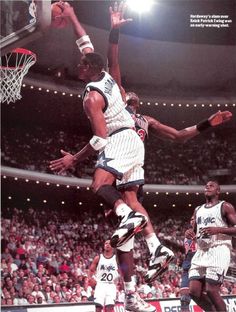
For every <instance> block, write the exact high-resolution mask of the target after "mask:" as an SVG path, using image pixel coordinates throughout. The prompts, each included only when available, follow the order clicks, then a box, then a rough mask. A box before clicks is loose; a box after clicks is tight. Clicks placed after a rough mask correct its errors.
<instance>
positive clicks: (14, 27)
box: [0, 0, 51, 55]
mask: <svg viewBox="0 0 236 312" xmlns="http://www.w3.org/2000/svg"><path fill="white" fill-rule="evenodd" d="M50 24H51V1H50V0H1V37H0V47H1V55H4V54H6V53H8V52H9V51H11V50H13V49H14V48H19V47H23V46H24V45H25V44H27V43H28V42H30V41H32V40H35V39H36V38H38V37H39V36H41V35H42V34H43V32H44V31H45V30H46V29H47V27H49V26H50Z"/></svg>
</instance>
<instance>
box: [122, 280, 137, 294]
mask: <svg viewBox="0 0 236 312" xmlns="http://www.w3.org/2000/svg"><path fill="white" fill-rule="evenodd" d="M124 288H125V293H130V292H135V283H134V282H133V281H132V280H131V282H124Z"/></svg>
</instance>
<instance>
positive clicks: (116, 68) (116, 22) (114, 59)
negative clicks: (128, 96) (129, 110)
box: [107, 2, 132, 99]
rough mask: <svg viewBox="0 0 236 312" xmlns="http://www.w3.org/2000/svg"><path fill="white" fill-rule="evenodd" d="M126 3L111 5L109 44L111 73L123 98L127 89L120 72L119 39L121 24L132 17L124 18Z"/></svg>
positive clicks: (108, 54)
mask: <svg viewBox="0 0 236 312" xmlns="http://www.w3.org/2000/svg"><path fill="white" fill-rule="evenodd" d="M125 8H126V5H125V4H124V2H121V3H120V4H119V5H118V4H117V2H116V3H115V4H114V7H113V8H112V7H110V9H109V12H110V19H111V32H110V36H109V45H108V52H107V58H108V68H109V74H110V75H111V76H112V77H113V78H114V80H115V81H116V83H117V84H118V86H119V88H120V90H121V94H122V98H123V99H124V98H125V90H124V89H123V87H122V85H121V74H120V65H119V53H118V40H119V29H120V27H121V26H123V25H125V24H127V23H129V22H130V21H132V19H130V18H127V19H125V18H124V12H125Z"/></svg>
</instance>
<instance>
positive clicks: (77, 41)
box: [76, 35, 90, 47]
mask: <svg viewBox="0 0 236 312" xmlns="http://www.w3.org/2000/svg"><path fill="white" fill-rule="evenodd" d="M89 41H90V38H89V36H88V35H84V36H82V37H80V38H79V39H77V40H76V44H77V45H78V47H79V46H80V45H81V44H83V43H85V42H89Z"/></svg>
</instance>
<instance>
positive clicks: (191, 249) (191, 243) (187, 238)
mask: <svg viewBox="0 0 236 312" xmlns="http://www.w3.org/2000/svg"><path fill="white" fill-rule="evenodd" d="M196 247H197V246H196V234H195V232H194V218H193V217H192V218H191V220H190V227H189V228H188V229H187V230H186V231H185V235H184V248H185V258H184V260H183V263H182V269H183V273H182V276H181V285H180V303H181V312H189V311H190V310H189V304H190V301H191V297H190V295H189V278H188V271H189V269H190V267H191V260H192V257H193V256H194V254H195V252H196Z"/></svg>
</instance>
